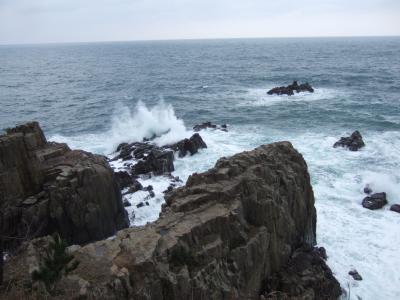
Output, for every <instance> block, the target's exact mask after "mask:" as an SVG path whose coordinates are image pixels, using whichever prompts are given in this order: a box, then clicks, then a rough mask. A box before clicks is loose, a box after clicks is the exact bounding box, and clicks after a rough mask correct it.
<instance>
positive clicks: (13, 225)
mask: <svg viewBox="0 0 400 300" xmlns="http://www.w3.org/2000/svg"><path fill="white" fill-rule="evenodd" d="M0 205H1V206H2V209H3V217H4V222H3V225H4V226H3V227H2V231H3V234H4V235H5V236H7V237H11V238H10V239H6V240H5V244H6V246H7V247H11V246H16V245H17V244H18V243H19V242H20V241H21V240H24V239H30V238H33V237H37V236H42V235H47V234H51V233H53V232H55V231H57V232H59V233H60V234H61V235H62V236H63V237H64V238H65V239H66V240H67V241H68V242H71V243H86V242H90V241H94V240H100V239H103V238H106V237H108V236H110V235H113V234H114V233H115V232H116V231H117V230H119V229H122V228H125V227H127V226H128V225H129V223H128V219H127V217H126V212H125V210H124V208H123V205H122V200H121V194H120V190H119V186H118V184H117V182H116V179H115V176H114V172H113V170H112V169H111V168H110V166H109V165H108V162H107V161H106V159H105V158H104V157H102V156H99V155H93V154H91V153H88V152H84V151H80V150H75V151H72V150H70V149H69V148H68V146H67V145H66V144H60V143H52V142H47V141H46V138H45V136H44V134H43V132H42V130H41V128H40V127H39V124H38V123H36V122H32V123H27V124H25V125H21V126H17V127H15V128H12V129H8V130H7V134H5V135H2V136H0Z"/></svg>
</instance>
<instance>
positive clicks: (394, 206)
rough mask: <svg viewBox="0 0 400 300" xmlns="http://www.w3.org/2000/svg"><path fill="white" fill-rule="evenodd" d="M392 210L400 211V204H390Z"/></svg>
mask: <svg viewBox="0 0 400 300" xmlns="http://www.w3.org/2000/svg"><path fill="white" fill-rule="evenodd" d="M390 210H391V211H394V212H397V213H400V204H393V205H392V206H390Z"/></svg>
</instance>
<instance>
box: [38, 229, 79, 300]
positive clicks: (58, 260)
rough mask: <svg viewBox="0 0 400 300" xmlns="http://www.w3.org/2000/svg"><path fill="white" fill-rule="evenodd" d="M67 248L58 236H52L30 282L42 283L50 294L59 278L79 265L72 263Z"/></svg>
mask: <svg viewBox="0 0 400 300" xmlns="http://www.w3.org/2000/svg"><path fill="white" fill-rule="evenodd" d="M67 246H68V245H67V243H66V242H65V241H64V240H63V239H62V238H61V237H60V235H59V234H54V235H53V236H52V241H51V242H50V243H49V245H48V247H47V249H46V251H45V255H44V257H43V258H42V261H41V262H40V266H39V269H38V270H35V271H34V272H33V273H32V280H33V281H40V282H42V283H43V284H44V286H45V287H46V290H47V291H48V292H49V293H50V294H52V293H53V291H54V289H55V286H56V284H57V282H58V281H59V280H60V279H61V277H62V276H63V275H68V274H69V273H70V272H72V271H73V270H75V269H76V268H77V267H78V265H79V261H77V260H75V261H73V259H74V257H73V255H71V254H69V253H68V252H67Z"/></svg>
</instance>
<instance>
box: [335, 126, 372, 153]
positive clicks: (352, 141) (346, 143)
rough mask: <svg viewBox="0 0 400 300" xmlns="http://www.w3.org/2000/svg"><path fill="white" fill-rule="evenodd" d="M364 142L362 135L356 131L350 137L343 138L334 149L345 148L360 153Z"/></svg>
mask: <svg viewBox="0 0 400 300" xmlns="http://www.w3.org/2000/svg"><path fill="white" fill-rule="evenodd" d="M364 146H365V144H364V141H363V139H362V136H361V133H360V132H359V131H358V130H356V131H354V132H353V133H352V134H351V135H350V136H348V137H341V138H340V140H339V141H337V142H336V143H335V144H334V145H333V147H334V148H337V147H345V148H348V149H349V150H350V151H358V150H359V149H360V148H362V147H364Z"/></svg>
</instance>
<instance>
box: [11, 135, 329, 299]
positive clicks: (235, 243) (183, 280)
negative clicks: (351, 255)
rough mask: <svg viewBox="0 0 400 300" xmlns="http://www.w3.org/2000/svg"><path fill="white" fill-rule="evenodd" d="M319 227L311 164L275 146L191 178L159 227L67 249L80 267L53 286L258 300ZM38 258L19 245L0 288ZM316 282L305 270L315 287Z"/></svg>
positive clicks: (124, 294) (114, 295)
mask: <svg viewBox="0 0 400 300" xmlns="http://www.w3.org/2000/svg"><path fill="white" fill-rule="evenodd" d="M315 229H316V211H315V208H314V195H313V190H312V187H311V184H310V176H309V174H308V171H307V165H306V163H305V161H304V159H303V157H302V156H301V155H300V154H299V153H298V152H297V151H296V150H295V149H294V148H293V146H292V145H291V144H290V143H289V142H280V143H274V144H270V145H265V146H261V147H258V148H256V149H255V150H253V151H248V152H243V153H240V154H237V155H234V156H233V157H231V158H221V159H220V160H219V161H218V162H217V163H216V165H215V167H214V168H212V169H210V170H209V171H207V172H205V173H202V174H193V175H192V176H190V178H189V179H188V181H187V184H186V186H184V187H181V188H178V189H176V190H173V191H172V192H170V193H168V194H167V197H166V204H165V205H164V207H163V211H162V213H161V214H160V218H159V219H158V220H157V221H156V222H154V223H151V224H148V225H146V226H144V227H136V228H129V229H124V230H121V231H119V232H118V234H117V236H116V237H115V238H114V239H109V240H105V241H99V242H95V243H91V244H89V245H86V246H84V247H73V249H71V251H72V253H73V255H74V257H75V259H77V260H78V261H80V264H79V266H78V268H77V269H76V270H75V271H73V272H72V273H71V275H69V276H68V277H64V278H63V279H62V280H61V282H60V283H59V284H58V285H57V286H58V288H59V289H60V290H61V291H64V292H65V291H68V295H69V298H74V297H75V298H77V297H78V296H81V297H88V298H89V299H92V298H93V299H98V298H102V299H154V300H155V299H157V300H160V299H259V296H260V293H261V292H262V291H263V290H264V286H265V280H268V278H270V277H271V276H272V275H273V274H275V273H276V272H279V271H282V270H284V268H285V266H286V265H287V263H288V262H289V260H290V258H291V257H293V255H294V253H295V251H296V249H298V248H301V247H312V246H313V245H314V244H315V240H316V233H315ZM38 242H39V241H36V243H38ZM35 249H36V250H35ZM39 252H40V250H38V249H37V247H35V246H34V244H33V243H30V244H26V245H25V248H24V247H23V248H21V251H20V254H19V255H17V256H15V257H12V258H10V259H9V260H8V261H7V264H6V272H5V274H6V278H5V280H6V282H9V281H10V280H14V282H22V281H23V280H24V279H27V280H28V281H29V274H28V273H27V272H26V271H25V270H24V271H22V270H21V268H18V266H19V265H21V264H24V265H26V268H28V269H29V270H33V269H34V268H35V266H36V265H37V257H38V253H39ZM311 270H313V269H312V268H311ZM314 275H315V278H314V277H313V276H314ZM318 276H319V275H316V274H312V273H309V274H308V277H309V278H312V279H313V280H314V283H315V286H317V284H318ZM322 277H323V278H324V284H326V286H330V287H332V286H335V287H336V285H337V282H336V281H334V278H331V280H332V282H331V283H330V285H329V284H328V282H327V279H326V276H325V277H324V276H322ZM304 280H305V279H304ZM335 284H336V285H335ZM315 299H316V298H315Z"/></svg>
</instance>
